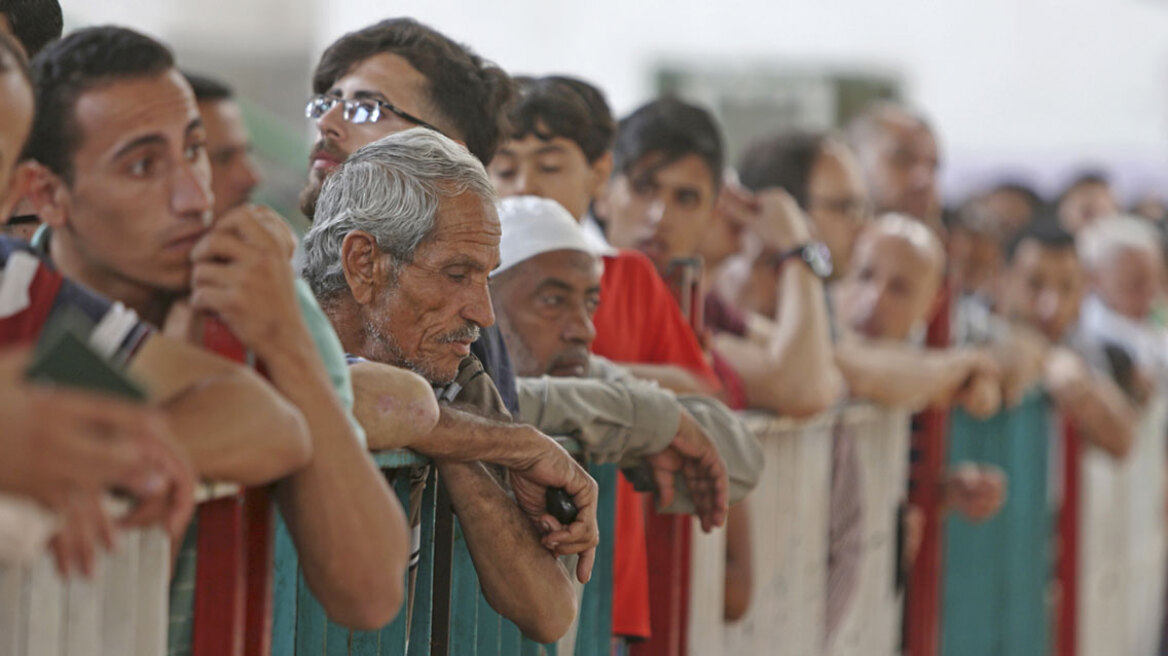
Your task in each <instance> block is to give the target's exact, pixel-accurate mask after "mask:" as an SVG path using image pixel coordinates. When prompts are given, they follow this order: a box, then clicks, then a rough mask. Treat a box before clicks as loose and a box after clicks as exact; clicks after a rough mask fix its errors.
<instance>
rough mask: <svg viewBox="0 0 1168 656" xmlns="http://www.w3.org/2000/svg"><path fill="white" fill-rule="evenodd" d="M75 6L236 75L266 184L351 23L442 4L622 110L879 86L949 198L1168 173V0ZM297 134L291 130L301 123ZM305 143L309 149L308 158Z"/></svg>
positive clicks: (539, 66)
mask: <svg viewBox="0 0 1168 656" xmlns="http://www.w3.org/2000/svg"><path fill="white" fill-rule="evenodd" d="M62 4H63V6H64V7H65V11H66V16H67V21H68V26H69V27H76V26H80V25H87V24H95V23H108V22H116V23H122V24H127V25H130V26H133V27H137V28H139V29H142V30H144V31H147V32H149V33H152V34H154V35H156V36H159V37H161V38H163V39H164V40H166V41H168V42H169V43H170V44H171V45H173V46H174V47H175V48H176V50H177V51H178V54H179V57H180V60H181V62H182V63H183V64H184V65H185V66H187V67H189V68H191V69H193V70H198V71H205V72H212V73H217V74H219V75H220V76H222V77H225V78H227V79H228V80H230V81H231V82H233V83H234V84H235V85H236V87H237V89H238V91H239V92H240V94H241V95H242V96H244V97H245V98H246V99H248V100H249V101H251V102H250V104H249V108H250V110H251V112H252V114H253V124H258V125H261V126H263V127H264V128H265V129H268V130H271V131H273V132H274V133H279V134H282V135H285V136H286V138H287V139H288V140H290V141H292V142H296V143H291V144H288V145H287V146H285V147H284V148H282V149H279V150H278V152H275V153H269V152H267V151H268V150H269V149H268V148H265V153H264V155H265V159H266V160H267V161H266V162H265V164H266V165H268V166H271V167H276V168H277V169H279V170H278V171H277V172H276V174H275V175H274V176H273V181H272V185H270V187H271V189H269V192H270V193H274V194H276V195H283V194H286V193H288V189H285V188H284V187H290V188H291V187H295V186H296V185H297V184H298V180H299V179H302V177H303V170H304V168H305V163H304V153H305V152H306V149H305V146H306V144H307V139H308V134H309V132H308V128H307V123H306V121H305V119H304V118H303V114H302V109H303V103H304V100H305V99H306V98H307V96H308V91H309V89H308V75H309V71H310V69H311V67H312V66H313V64H314V63H315V61H316V58H317V57H318V56H319V54H320V52H321V50H322V49H323V48H324V47H325V46H326V45H327V44H328V43H329V42H330V41H331V40H333V39H335V38H336V37H337V36H339V35H341V34H342V33H344V32H346V31H348V30H351V29H355V28H358V27H361V26H363V25H366V24H368V23H371V22H373V21H375V20H378V19H380V18H385V17H390V16H398V15H410V16H414V17H416V18H418V19H420V20H422V21H424V22H427V23H430V24H431V25H433V26H435V27H436V28H438V29H439V30H441V31H443V32H445V33H447V34H449V35H451V36H453V37H454V38H456V39H458V40H461V41H463V42H466V43H468V44H469V45H471V46H472V47H473V48H474V49H476V50H477V51H478V52H479V53H481V54H483V55H484V56H486V57H487V58H489V59H493V60H494V61H496V62H497V63H499V64H500V65H502V66H503V67H504V68H506V69H508V70H509V71H511V72H515V73H535V74H542V73H551V72H566V73H572V74H576V75H579V76H582V77H584V78H587V79H590V80H592V81H594V82H597V83H599V84H600V85H601V86H602V87H603V88H604V89H605V90H606V92H607V93H608V95H609V99H610V101H611V102H612V104H613V107H614V108H615V109H616V111H617V112H618V114H624V113H627V112H628V111H630V110H631V109H633V108H635V107H636V106H637V105H638V104H639V103H641V102H642V101H644V100H646V99H648V98H649V97H651V96H652V95H654V94H655V93H656V92H657V91H658V90H659V89H661V88H663V87H668V88H672V89H676V90H679V91H681V92H683V93H685V94H686V95H690V96H694V97H695V98H696V99H698V100H702V101H703V102H706V103H707V104H709V105H711V106H712V107H713V108H714V109H715V110H717V111H718V112H719V113H721V114H722V115H723V116H724V117H726V118H729V119H732V120H731V124H732V128H731V129H730V130H729V133H730V134H729V141H730V143H731V146H732V148H733V147H736V146H737V145H738V144H739V142H741V141H742V140H745V139H747V138H749V137H750V136H753V135H754V134H755V133H758V132H765V131H769V130H773V129H775V128H777V127H784V126H789V125H807V126H827V125H832V124H834V123H836V122H838V121H839V120H840V119H842V118H846V116H847V115H848V113H849V112H850V111H852V105H854V104H855V103H857V102H859V101H860V100H862V99H865V98H867V97H870V96H873V95H877V96H878V95H894V96H899V97H902V98H904V99H905V100H907V101H909V102H910V103H912V104H914V105H916V106H918V107H920V108H921V109H923V110H924V111H925V112H926V113H927V114H928V115H929V116H931V117H932V119H933V121H934V123H935V124H936V126H937V128H938V129H939V131H940V134H941V136H942V140H943V143H942V147H943V150H944V181H945V189H946V191H947V194H948V198H947V200H948V201H950V202H954V201H957V200H960V199H961V197H962V196H964V195H965V194H967V193H969V192H971V191H973V190H976V189H977V188H979V187H981V186H984V185H987V184H989V183H991V182H993V181H994V180H996V179H997V178H999V177H1002V176H1003V175H1010V176H1013V177H1021V178H1023V179H1025V180H1028V181H1030V182H1032V183H1034V184H1037V185H1038V186H1039V188H1040V190H1042V191H1044V192H1048V193H1053V192H1054V191H1055V190H1056V189H1057V188H1058V187H1059V186H1061V184H1062V183H1063V182H1064V181H1065V180H1066V178H1067V177H1069V176H1070V175H1071V173H1073V172H1074V171H1075V170H1077V169H1078V168H1080V167H1082V166H1084V165H1100V166H1103V167H1105V168H1107V169H1109V170H1111V171H1112V172H1113V173H1114V175H1115V177H1116V182H1117V187H1118V188H1119V190H1120V191H1121V192H1122V193H1124V194H1125V195H1126V196H1129V197H1130V196H1134V195H1136V194H1139V193H1143V192H1144V191H1146V190H1148V189H1165V190H1168V1H1165V0H943V1H937V0H882V1H881V2H872V1H871V0H738V1H732V2H726V1H723V2H711V1H710V0H704V1H700V2H699V1H688V0H591V1H590V2H572V3H568V2H557V1H555V0H497V1H495V2H484V1H482V0H398V1H396V2H392V3H387V2H384V1H381V0H198V1H195V0H101V1H100V2H80V1H75V0H63V2H62ZM298 139H299V141H298V142H297V140H298ZM297 158H299V161H297Z"/></svg>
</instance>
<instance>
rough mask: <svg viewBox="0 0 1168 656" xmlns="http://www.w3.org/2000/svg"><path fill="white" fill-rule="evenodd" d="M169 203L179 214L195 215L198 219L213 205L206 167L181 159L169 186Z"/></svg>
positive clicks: (209, 176)
mask: <svg viewBox="0 0 1168 656" xmlns="http://www.w3.org/2000/svg"><path fill="white" fill-rule="evenodd" d="M170 201H171V205H172V208H173V210H174V213H175V214H178V215H179V216H190V215H197V216H198V217H199V218H200V219H201V218H202V217H203V215H204V214H206V213H209V212H210V211H211V209H212V207H213V205H214V195H213V193H212V192H211V175H210V171H209V170H208V167H207V166H206V165H204V164H200V163H192V162H189V161H187V160H185V159H184V160H183V161H182V163H181V164H179V166H178V167H177V168H176V169H175V174H174V182H173V186H172V187H171V198H170Z"/></svg>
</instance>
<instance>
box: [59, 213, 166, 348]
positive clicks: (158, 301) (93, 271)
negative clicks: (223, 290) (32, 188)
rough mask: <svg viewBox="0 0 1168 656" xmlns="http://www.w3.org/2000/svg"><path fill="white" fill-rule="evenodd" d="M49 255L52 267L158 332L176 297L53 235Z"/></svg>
mask: <svg viewBox="0 0 1168 656" xmlns="http://www.w3.org/2000/svg"><path fill="white" fill-rule="evenodd" d="M49 253H50V255H51V258H52V260H53V264H54V265H55V266H56V267H57V269H58V270H59V271H60V272H61V273H63V274H64V275H65V276H66V277H68V278H70V279H72V280H75V281H77V282H79V283H81V284H83V285H85V286H86V287H89V288H90V289H92V290H94V291H96V292H97V293H99V294H101V295H102V296H105V297H106V298H108V299H110V300H114V301H118V302H119V303H121V304H122V305H125V306H126V307H128V308H130V309H131V310H133V311H134V312H137V313H138V316H139V317H141V318H142V320H143V321H145V322H146V323H149V324H151V325H153V326H156V327H159V328H161V327H162V326H163V324H164V323H165V322H166V315H167V313H169V312H170V306H171V305H173V304H174V301H175V300H176V299H177V298H178V297H179V294H177V293H175V292H168V291H164V290H159V289H157V288H154V287H150V286H148V285H144V284H142V283H140V282H138V281H135V280H130V279H129V278H126V277H125V276H123V275H121V274H119V273H117V272H116V271H113V270H112V269H110V268H109V267H105V266H102V265H101V264H99V263H97V262H94V261H93V260H92V259H90V258H87V257H85V256H84V255H82V254H81V253H79V252H78V250H77V249H76V248H74V247H73V245H72V244H70V243H68V240H63V239H62V238H61V236H60V235H59V234H57V233H54V234H53V237H52V242H51V244H50V249H49Z"/></svg>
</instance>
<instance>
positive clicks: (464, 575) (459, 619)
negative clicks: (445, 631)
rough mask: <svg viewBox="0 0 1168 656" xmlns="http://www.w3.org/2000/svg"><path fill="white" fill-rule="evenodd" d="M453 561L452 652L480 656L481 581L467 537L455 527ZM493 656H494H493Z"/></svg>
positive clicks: (451, 596)
mask: <svg viewBox="0 0 1168 656" xmlns="http://www.w3.org/2000/svg"><path fill="white" fill-rule="evenodd" d="M453 539H454V544H453V545H452V552H451V560H450V652H449V653H451V654H458V656H463V654H465V655H466V656H477V654H478V631H477V629H478V610H479V598H480V597H482V594H481V593H480V592H479V577H478V575H477V574H476V573H475V568H474V563H473V562H471V558H470V551H468V550H467V548H466V536H465V535H463V533H462V528H461V527H460V526H459V525H458V523H457V522H455V523H454V534H453ZM492 656H493V655H492Z"/></svg>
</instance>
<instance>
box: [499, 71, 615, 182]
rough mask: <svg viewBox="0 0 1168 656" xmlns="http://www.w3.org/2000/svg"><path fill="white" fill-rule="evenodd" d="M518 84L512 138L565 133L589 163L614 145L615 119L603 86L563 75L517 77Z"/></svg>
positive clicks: (561, 134)
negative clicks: (602, 90)
mask: <svg viewBox="0 0 1168 656" xmlns="http://www.w3.org/2000/svg"><path fill="white" fill-rule="evenodd" d="M515 86H516V92H517V93H516V96H515V103H514V104H513V105H512V106H511V112H510V128H511V138H512V139H525V138H527V136H528V135H532V134H534V135H535V136H537V137H539V138H540V139H542V140H544V141H550V140H551V139H553V138H554V137H563V138H565V139H568V140H570V141H572V142H573V143H575V144H576V145H577V146H579V147H580V150H582V151H584V157H585V158H587V160H588V163H590V164H591V163H594V162H595V161H596V160H598V159H600V158H601V157H602V156H603V155H604V154H605V153H606V152H608V151H609V149H611V148H612V140H613V137H615V136H616V120H615V119H614V118H613V116H612V110H611V109H610V108H609V106H608V101H607V100H605V98H604V94H603V93H602V92H601V91H600V89H597V88H596V87H595V86H593V85H591V84H589V83H587V82H585V81H584V80H580V79H577V78H574V77H567V76H563V75H548V76H546V77H517V78H515Z"/></svg>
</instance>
